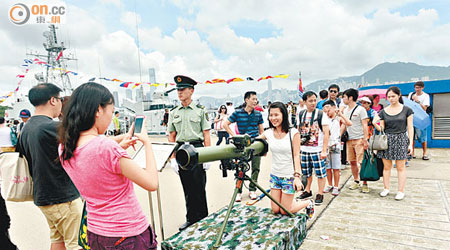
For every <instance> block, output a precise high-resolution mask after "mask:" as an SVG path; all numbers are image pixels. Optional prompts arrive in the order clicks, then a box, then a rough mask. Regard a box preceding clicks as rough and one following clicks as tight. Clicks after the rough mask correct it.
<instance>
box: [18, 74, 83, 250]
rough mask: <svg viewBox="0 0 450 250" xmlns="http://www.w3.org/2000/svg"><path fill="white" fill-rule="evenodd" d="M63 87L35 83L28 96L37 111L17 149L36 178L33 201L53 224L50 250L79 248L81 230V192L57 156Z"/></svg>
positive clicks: (25, 127) (51, 225)
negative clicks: (58, 118)
mask: <svg viewBox="0 0 450 250" xmlns="http://www.w3.org/2000/svg"><path fill="white" fill-rule="evenodd" d="M60 92H61V89H60V88H58V87H57V86H55V85H53V84H51V83H44V84H39V85H36V86H34V87H33V88H32V89H30V91H29V93H28V98H29V100H30V102H31V104H33V106H34V107H35V114H34V115H33V116H32V117H31V118H30V120H28V122H27V125H26V126H24V128H23V130H22V133H21V136H20V137H19V142H18V144H17V145H18V146H17V151H20V152H22V153H23V154H24V155H25V158H26V159H27V161H28V165H29V168H30V173H31V176H32V178H33V185H34V189H33V198H34V204H35V205H36V206H38V207H39V209H41V211H42V213H43V214H44V216H45V218H46V219H47V223H48V225H49V227H50V240H51V244H52V245H51V249H80V247H79V246H78V231H79V226H80V221H81V212H82V208H83V207H82V202H81V199H80V193H79V192H78V190H77V189H76V187H75V185H74V184H73V183H72V181H71V180H70V178H69V176H68V175H67V174H66V172H65V171H64V169H63V168H62V166H61V163H60V162H59V159H58V139H57V134H58V124H59V122H56V121H54V120H53V119H54V118H56V117H58V116H59V114H60V113H61V107H62V97H60Z"/></svg>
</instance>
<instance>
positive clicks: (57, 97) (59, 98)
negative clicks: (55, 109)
mask: <svg viewBox="0 0 450 250" xmlns="http://www.w3.org/2000/svg"><path fill="white" fill-rule="evenodd" d="M54 97H55V99H58V100H61V102H64V97H61V96H54Z"/></svg>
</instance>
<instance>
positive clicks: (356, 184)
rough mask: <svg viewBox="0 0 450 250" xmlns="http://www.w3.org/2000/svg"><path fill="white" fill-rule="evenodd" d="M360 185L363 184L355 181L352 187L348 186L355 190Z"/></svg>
mask: <svg viewBox="0 0 450 250" xmlns="http://www.w3.org/2000/svg"><path fill="white" fill-rule="evenodd" d="M360 187H361V186H360V185H359V183H357V182H354V183H353V185H351V186H350V187H348V189H350V190H355V189H358V188H360Z"/></svg>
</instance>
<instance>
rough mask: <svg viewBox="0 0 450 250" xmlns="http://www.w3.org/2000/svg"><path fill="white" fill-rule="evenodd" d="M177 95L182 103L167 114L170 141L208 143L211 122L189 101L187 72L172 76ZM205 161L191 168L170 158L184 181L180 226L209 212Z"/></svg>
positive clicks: (191, 86) (190, 88)
mask: <svg viewBox="0 0 450 250" xmlns="http://www.w3.org/2000/svg"><path fill="white" fill-rule="evenodd" d="M174 79H175V82H176V84H177V92H178V98H179V99H180V102H181V105H179V106H177V107H175V108H173V109H172V110H171V111H170V114H169V123H168V131H169V142H177V143H179V144H184V143H186V142H188V143H189V144H191V145H193V146H194V147H203V146H206V147H208V146H210V145H211V137H210V133H209V130H210V129H211V125H210V123H209V121H208V116H207V113H206V109H205V107H203V106H201V105H197V104H194V103H193V102H192V94H193V93H194V85H196V84H197V82H196V81H194V80H193V79H191V78H189V77H186V76H181V75H178V76H175V77H174ZM206 165H207V164H199V165H197V166H195V167H193V168H192V169H191V170H182V169H181V168H179V167H178V164H177V163H176V160H175V159H172V160H171V166H172V168H173V169H174V171H175V172H176V173H177V174H179V176H180V180H181V184H182V185H183V191H184V198H185V200H186V211H187V213H186V223H184V224H183V225H181V226H180V228H179V230H180V231H181V230H183V229H185V228H187V227H188V226H190V225H192V224H193V223H195V222H197V221H199V220H201V219H203V218H204V217H206V216H208V206H207V203H206V191H205V185H206V172H205V169H204V168H206Z"/></svg>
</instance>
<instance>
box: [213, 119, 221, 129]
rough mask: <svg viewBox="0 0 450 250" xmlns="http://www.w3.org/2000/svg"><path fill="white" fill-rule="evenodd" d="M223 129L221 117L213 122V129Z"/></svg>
mask: <svg viewBox="0 0 450 250" xmlns="http://www.w3.org/2000/svg"><path fill="white" fill-rule="evenodd" d="M222 129H223V119H222V120H219V121H218V122H215V123H214V130H216V131H218V130H222Z"/></svg>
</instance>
